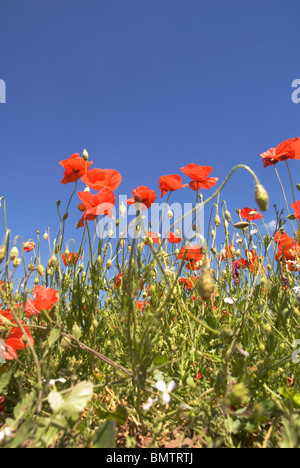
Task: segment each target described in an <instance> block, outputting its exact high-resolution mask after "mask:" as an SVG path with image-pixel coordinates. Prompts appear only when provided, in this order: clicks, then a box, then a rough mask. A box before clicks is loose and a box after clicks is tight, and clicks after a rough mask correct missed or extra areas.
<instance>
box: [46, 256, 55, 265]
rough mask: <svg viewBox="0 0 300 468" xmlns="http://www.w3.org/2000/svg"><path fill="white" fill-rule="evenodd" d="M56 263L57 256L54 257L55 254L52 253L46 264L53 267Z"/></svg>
mask: <svg viewBox="0 0 300 468" xmlns="http://www.w3.org/2000/svg"><path fill="white" fill-rule="evenodd" d="M56 264H57V258H56V257H55V255H52V257H51V258H50V259H49V261H48V265H49V266H53V267H54V266H55V265H56Z"/></svg>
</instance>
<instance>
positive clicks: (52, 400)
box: [48, 390, 65, 413]
mask: <svg viewBox="0 0 300 468" xmlns="http://www.w3.org/2000/svg"><path fill="white" fill-rule="evenodd" d="M48 403H49V405H50V406H51V409H52V411H54V413H58V412H59V411H60V410H61V409H62V407H63V405H64V403H65V400H64V399H63V397H62V396H61V394H60V393H58V392H56V391H55V390H52V392H50V393H49V395H48Z"/></svg>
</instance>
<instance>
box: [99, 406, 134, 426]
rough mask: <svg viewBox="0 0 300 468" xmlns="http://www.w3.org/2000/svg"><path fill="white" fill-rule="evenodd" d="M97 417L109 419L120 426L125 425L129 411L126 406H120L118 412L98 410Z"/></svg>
mask: <svg viewBox="0 0 300 468" xmlns="http://www.w3.org/2000/svg"><path fill="white" fill-rule="evenodd" d="M96 411H97V416H98V417H99V418H100V419H109V420H110V421H117V422H118V423H120V424H125V422H126V419H127V416H128V414H127V410H126V409H125V408H124V406H121V405H118V407H117V409H116V411H105V410H101V409H97V410H96Z"/></svg>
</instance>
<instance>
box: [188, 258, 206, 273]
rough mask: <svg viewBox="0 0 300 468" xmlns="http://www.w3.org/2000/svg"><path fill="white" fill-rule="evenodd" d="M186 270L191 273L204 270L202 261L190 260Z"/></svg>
mask: <svg viewBox="0 0 300 468" xmlns="http://www.w3.org/2000/svg"><path fill="white" fill-rule="evenodd" d="M185 268H186V269H187V270H190V271H198V270H200V269H201V268H202V261H201V260H189V261H188V262H187V264H186V265H185Z"/></svg>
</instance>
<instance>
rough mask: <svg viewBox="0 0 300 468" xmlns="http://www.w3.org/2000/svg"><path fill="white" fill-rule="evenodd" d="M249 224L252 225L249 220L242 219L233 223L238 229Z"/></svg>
mask: <svg viewBox="0 0 300 468" xmlns="http://www.w3.org/2000/svg"><path fill="white" fill-rule="evenodd" d="M248 226H250V224H249V223H248V222H247V221H240V222H238V223H235V224H234V225H233V227H235V228H237V229H244V228H247V227H248Z"/></svg>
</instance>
